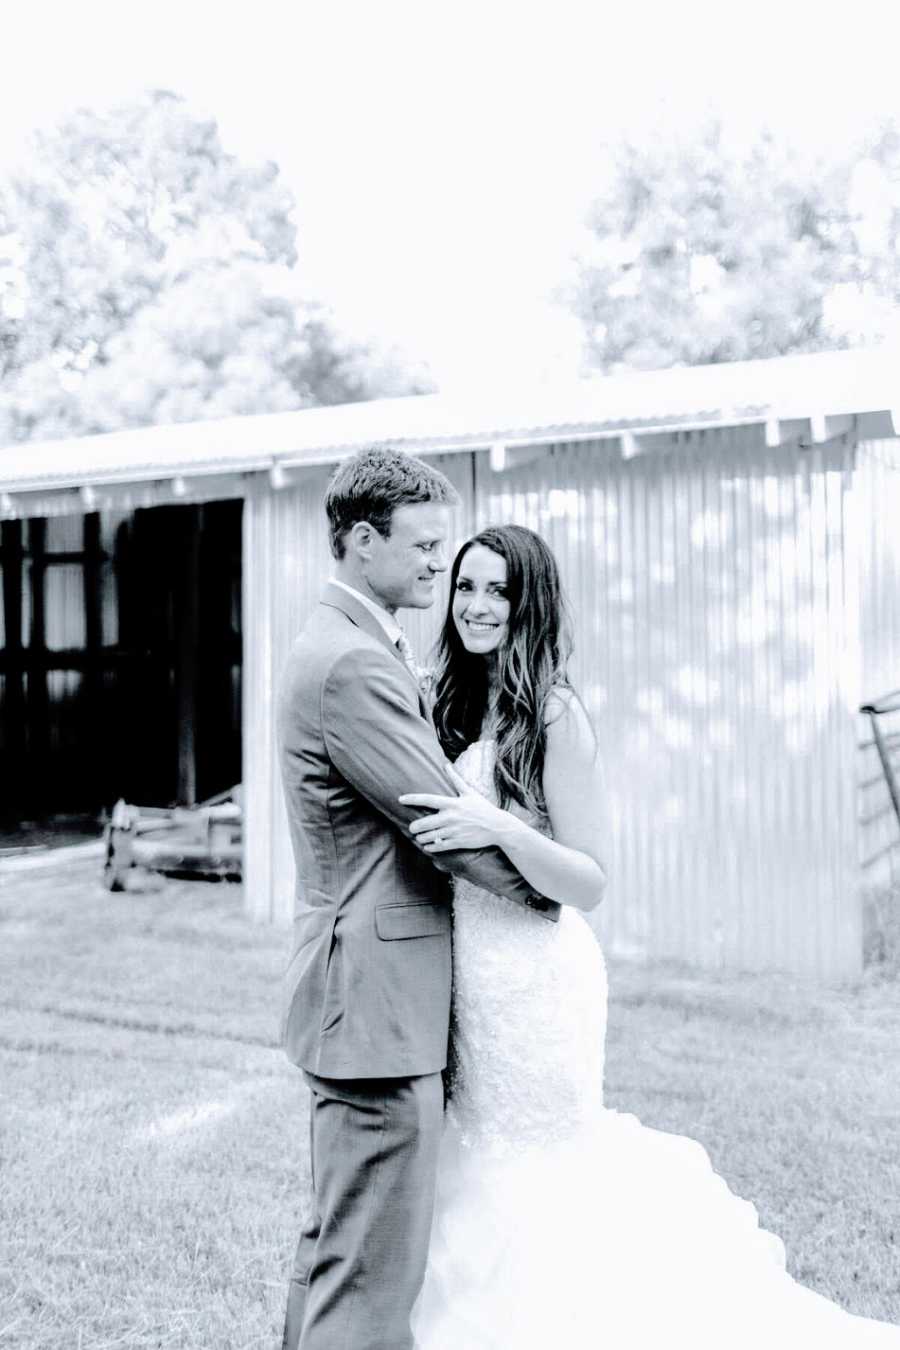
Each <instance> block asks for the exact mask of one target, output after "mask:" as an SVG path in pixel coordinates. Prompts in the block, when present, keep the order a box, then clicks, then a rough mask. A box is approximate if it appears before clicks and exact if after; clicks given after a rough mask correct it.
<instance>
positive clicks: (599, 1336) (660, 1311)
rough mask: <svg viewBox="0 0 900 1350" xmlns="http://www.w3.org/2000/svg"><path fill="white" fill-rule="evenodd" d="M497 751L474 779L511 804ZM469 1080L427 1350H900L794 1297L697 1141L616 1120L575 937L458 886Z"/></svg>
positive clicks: (434, 1268)
mask: <svg viewBox="0 0 900 1350" xmlns="http://www.w3.org/2000/svg"><path fill="white" fill-rule="evenodd" d="M493 753H494V747H493V743H492V742H490V741H478V742H476V743H475V744H474V745H472V746H469V748H468V749H467V750H466V752H465V754H464V755H463V756H462V757H461V758H460V759H459V760H458V761H457V765H456V768H457V769H458V771H459V772H460V773H461V774H462V775H463V777H465V778H466V779H467V780H468V781H469V782H470V783H472V785H473V786H474V787H476V788H477V789H478V790H479V791H481V792H483V793H485V794H486V795H489V796H493V787H492V768H493ZM453 960H454V1031H453V1045H454V1067H453V1070H452V1094H451V1098H450V1101H449V1103H448V1108H447V1120H446V1130H445V1137H444V1142H443V1147H442V1154H441V1161H440V1165H439V1169H438V1183H437V1196H436V1203H435V1214H434V1222H433V1227H432V1235H431V1244H430V1248H429V1255H428V1265H427V1270H426V1275H425V1281H424V1284H423V1287H422V1291H421V1294H420V1296H419V1299H418V1301H417V1303H416V1307H415V1309H414V1311H413V1322H412V1325H413V1332H414V1336H415V1345H416V1350H650V1348H651V1347H652V1348H653V1350H657V1348H658V1347H662V1346H673V1347H681V1346H684V1347H690V1348H691V1350H743V1347H748V1348H749V1347H751V1346H752V1347H753V1350H776V1348H778V1350H780V1348H781V1347H784V1350H787V1347H790V1348H791V1350H798V1347H805V1346H806V1345H809V1346H815V1347H816V1350H837V1348H838V1347H841V1350H843V1348H845V1347H846V1348H848V1350H849V1347H860V1350H862V1347H875V1346H878V1347H883V1350H888V1347H893V1350H900V1327H895V1326H891V1325H889V1324H887V1323H883V1322H875V1321H872V1320H869V1319H866V1318H861V1317H855V1316H852V1315H851V1314H849V1313H847V1312H845V1311H844V1310H842V1309H841V1308H839V1307H838V1306H837V1305H836V1304H834V1303H831V1302H829V1301H828V1300H827V1299H825V1298H822V1297H821V1296H820V1295H817V1294H815V1293H813V1292H812V1291H810V1290H808V1289H806V1288H805V1287H804V1286H802V1285H800V1284H798V1283H797V1282H796V1281H794V1280H793V1279H791V1277H790V1276H788V1274H787V1273H786V1271H785V1261H784V1248H783V1245H782V1243H781V1241H780V1239H779V1238H777V1237H775V1236H774V1235H773V1234H771V1233H768V1232H766V1231H765V1230H763V1229H761V1228H760V1227H759V1224H758V1221H757V1215H756V1211H755V1209H754V1207H753V1205H752V1204H750V1203H749V1202H747V1201H745V1200H741V1199H739V1198H738V1197H737V1196H735V1195H734V1194H733V1193H732V1192H731V1191H730V1190H729V1188H728V1186H727V1184H726V1183H725V1181H724V1180H723V1179H722V1178H721V1177H719V1176H717V1175H716V1173H715V1172H714V1171H713V1169H712V1166H711V1164H710V1161H709V1158H708V1156H707V1154H706V1152H705V1150H704V1149H703V1148H702V1146H701V1145H700V1144H698V1143H696V1142H695V1141H694V1140H692V1139H689V1138H685V1137H683V1136H679V1135H672V1134H666V1133H663V1132H661V1131H658V1130H655V1129H651V1128H648V1127H646V1126H644V1125H641V1123H640V1122H639V1121H638V1120H637V1119H636V1118H635V1117H634V1116H632V1115H627V1114H624V1113H620V1112H617V1111H613V1110H609V1109H607V1108H605V1107H604V1105H603V1095H602V1077H603V1052H604V1041H605V1034H606V973H605V966H604V962H603V955H602V952H601V950H600V947H599V945H598V943H597V941H596V938H595V937H594V935H593V933H592V932H591V930H590V928H589V927H588V925H587V923H586V922H585V920H584V918H583V917H582V916H581V915H580V914H579V913H578V912H577V911H575V910H574V909H572V908H568V907H565V906H564V907H563V911H562V914H561V917H560V920H559V922H558V923H555V924H554V923H548V922H547V921H546V919H544V918H542V917H541V916H540V915H539V914H536V913H534V912H532V911H530V910H527V909H525V908H523V907H521V906H519V905H516V904H514V903H512V902H511V901H508V900H506V899H504V898H502V897H498V896H493V895H491V894H489V893H487V892H485V891H482V890H479V889H478V888H476V887H474V886H472V885H470V884H469V883H467V882H464V881H457V883H456V891H455V899H454V958H453Z"/></svg>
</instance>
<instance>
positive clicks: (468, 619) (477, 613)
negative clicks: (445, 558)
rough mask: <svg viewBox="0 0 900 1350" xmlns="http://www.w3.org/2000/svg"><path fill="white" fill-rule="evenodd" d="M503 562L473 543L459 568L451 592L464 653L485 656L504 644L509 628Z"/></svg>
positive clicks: (454, 620) (491, 552)
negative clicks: (454, 587)
mask: <svg viewBox="0 0 900 1350" xmlns="http://www.w3.org/2000/svg"><path fill="white" fill-rule="evenodd" d="M509 612H510V603H509V599H508V596H507V585H506V562H505V560H504V559H503V558H501V557H500V555H499V554H498V553H494V552H493V551H492V550H491V549H489V548H485V547H484V546H483V545H481V544H475V545H473V546H472V548H470V549H469V550H468V552H467V553H466V555H465V557H464V558H463V561H462V563H461V565H460V569H459V575H458V577H457V578H456V589H455V591H454V593H453V622H454V624H455V625H456V631H457V633H459V636H460V640H461V642H462V644H463V646H464V647H465V649H466V651H469V652H473V653H478V654H479V655H487V654H488V653H489V652H494V651H496V650H497V648H498V647H500V646H501V644H502V643H503V642H504V640H505V638H506V635H507V632H508V629H509Z"/></svg>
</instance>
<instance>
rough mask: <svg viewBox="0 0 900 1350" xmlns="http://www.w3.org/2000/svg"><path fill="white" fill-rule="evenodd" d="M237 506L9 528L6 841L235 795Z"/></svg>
mask: <svg viewBox="0 0 900 1350" xmlns="http://www.w3.org/2000/svg"><path fill="white" fill-rule="evenodd" d="M241 508H242V503H241V502H240V501H223V502H209V503H204V504H202V505H183V506H161V507H152V508H148V509H145V510H138V511H134V512H129V513H106V512H105V513H103V514H98V513H93V514H88V515H85V516H83V517H64V518H60V519H50V520H42V519H33V520H27V521H8V522H5V523H4V524H3V526H2V530H0V566H2V600H3V603H2V606H0V763H2V773H0V827H2V829H3V830H4V832H6V833H9V832H10V831H15V830H16V829H17V828H19V829H21V828H22V826H23V822H29V823H30V828H31V830H32V831H34V829H35V828H36V827H42V828H47V829H50V830H52V828H53V822H54V821H62V820H63V819H64V818H67V817H69V818H77V817H82V818H85V817H86V818H89V819H90V818H93V819H96V818H97V817H98V816H99V815H100V814H101V813H102V812H104V811H106V810H108V809H109V808H110V807H111V806H112V804H113V803H114V802H115V800H116V799H117V798H118V797H120V796H121V797H125V799H126V800H127V801H131V802H136V803H139V804H150V805H171V804H176V803H178V804H182V805H192V804H193V803H194V802H196V801H199V800H203V799H204V798H206V797H208V796H212V795H213V794H214V793H216V792H219V791H222V790H224V789H226V788H228V787H231V786H232V785H233V784H235V783H237V782H239V781H240V777H241ZM26 828H27V827H26Z"/></svg>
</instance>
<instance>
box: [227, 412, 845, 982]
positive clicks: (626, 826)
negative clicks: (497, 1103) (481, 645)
mask: <svg viewBox="0 0 900 1350" xmlns="http://www.w3.org/2000/svg"><path fill="white" fill-rule="evenodd" d="M852 453H853V451H852V445H851V444H850V443H849V441H846V440H840V441H836V442H832V443H829V445H827V446H824V447H817V448H814V449H811V450H801V449H798V448H796V447H795V446H782V447H780V448H777V449H774V450H768V451H767V450H766V449H765V447H764V445H763V441H762V431H761V429H760V428H745V429H736V430H733V431H727V432H707V433H702V432H697V433H690V432H682V433H677V434H673V435H672V436H671V437H670V438H668V439H667V440H666V441H665V442H661V441H660V440H659V438H654V442H653V451H652V453H649V454H647V455H640V454H639V455H637V456H635V457H634V458H632V459H630V460H628V461H624V460H623V459H622V458H621V454H620V452H619V449H618V443H617V442H597V443H582V444H573V445H557V446H552V447H546V446H545V447H541V448H530V449H527V450H512V451H510V452H508V455H507V460H508V465H507V467H506V468H505V469H503V470H502V471H500V472H493V471H492V470H491V469H490V467H489V465H488V457H487V455H486V454H480V453H479V454H476V455H474V456H473V455H468V454H465V455H457V456H452V457H446V459H445V460H444V461H439V462H441V463H442V467H444V468H445V469H447V471H448V472H450V474H451V475H452V477H453V479H454V481H455V482H457V484H458V485H459V486H460V488H461V490H462V493H463V497H464V507H463V510H462V511H461V512H460V513H459V516H458V523H459V529H457V530H455V533H456V534H457V537H458V538H462V537H463V536H464V535H465V533H466V532H467V531H468V529H469V528H470V527H471V528H475V527H480V526H482V525H484V524H486V523H488V522H492V523H497V522H503V521H517V522H519V523H521V524H525V525H529V526H531V527H532V528H535V529H537V530H539V531H540V532H541V533H542V534H543V535H544V536H545V537H546V538H547V539H548V540H549V542H550V543H551V545H552V546H553V547H554V549H555V550H556V553H557V556H558V558H559V560H560V565H561V568H562V572H563V577H564V581H565V583H566V586H567V590H568V593H569V595H570V599H571V602H572V608H573V611H574V619H575V628H576V640H577V648H576V657H575V661H574V663H573V675H574V678H575V680H576V683H577V684H578V686H579V688H580V689H581V691H582V693H583V695H584V697H585V699H586V702H587V704H588V706H589V708H590V709H591V712H592V714H593V715H594V717H595V719H596V722H597V726H598V730H599V732H600V739H601V744H602V747H603V753H604V756H605V759H606V766H607V777H608V783H609V802H610V812H611V823H612V834H613V838H614V857H613V859H612V871H613V885H612V888H611V891H610V893H609V897H608V900H607V902H606V903H605V905H604V909H603V913H602V914H601V915H600V916H599V918H598V926H599V929H600V932H601V934H602V936H603V938H604V941H605V942H606V943H607V944H608V945H609V946H610V947H611V948H612V949H613V950H616V951H621V952H628V953H633V954H636V955H646V956H666V957H674V958H680V959H683V960H685V961H689V962H691V963H695V964H699V965H704V966H707V967H716V966H741V967H749V968H775V969H777V968H781V969H787V970H792V971H796V972H798V973H805V974H811V975H816V976H819V977H824V978H840V977H844V976H849V975H853V974H855V973H856V972H857V971H858V969H859V964H860V955H861V940H860V923H859V905H858V896H857V877H856V858H857V852H856V847H857V841H856V822H855V814H856V788H855V754H856V752H855V740H856V722H855V714H854V711H853V709H854V704H855V699H856V697H857V690H858V678H859V670H858V643H857V637H856V635H857V634H858V613H857V585H858V579H857V577H856V576H855V574H854V572H853V569H852V567H851V568H848V566H847V554H846V551H845V548H844V541H845V533H846V531H847V529H848V528H849V520H850V513H849V506H848V501H849V496H848V494H849V489H850V486H851V481H852V480H851V475H850V468H851V464H852ZM323 486H324V476H320V477H319V478H318V479H317V480H316V481H313V480H310V482H309V483H308V484H304V486H303V487H302V488H300V489H297V488H291V489H288V490H285V491H282V492H280V493H274V494H273V493H272V492H271V491H270V490H269V489H268V488H258V489H257V490H256V491H257V495H253V496H251V497H249V498H248V501H247V509H246V511H245V522H246V524H245V570H244V576H245V587H246V588H247V590H246V598H247V603H246V606H245V614H246V615H247V619H246V624H247V627H246V634H245V643H246V646H245V652H246V655H245V744H246V746H247V752H246V753H247V763H246V765H245V774H244V781H245V786H246V794H247V812H248V838H249V840H250V851H249V854H248V857H247V875H248V891H249V900H250V904H251V907H252V909H253V912H255V913H257V914H258V915H260V917H269V916H272V917H275V918H278V919H280V920H286V919H287V917H288V915H289V913H290V904H291V901H290V885H291V877H292V867H291V863H290V858H289V853H288V851H287V846H286V836H285V833H284V826H283V818H282V815H281V805H280V799H279V789H278V784H277V779H276V773H277V766H276V765H275V763H274V759H273V757H272V755H271V745H272V699H273V693H274V681H275V680H276V677H277V672H278V670H279V669H280V667H281V665H282V663H283V660H284V656H285V654H286V651H287V647H288V645H289V641H290V637H291V635H292V634H293V632H294V631H295V630H296V628H297V626H298V625H299V623H300V622H301V621H302V617H303V615H304V613H305V612H306V609H307V608H308V606H309V604H310V603H311V602H312V599H313V598H314V595H315V593H316V592H317V590H318V587H319V584H320V580H321V578H322V577H323V576H325V575H327V571H328V558H327V552H326V550H325V538H324V524H323V518H322V510H321V497H322V488H323ZM469 522H471V526H470V524H469ZM439 605H440V606H441V608H443V604H442V603H441V602H440V601H439ZM402 617H403V618H404V622H405V625H406V627H407V631H408V632H409V634H410V637H411V640H412V641H413V642H414V644H416V645H417V646H418V648H419V651H420V652H423V653H424V651H425V649H426V648H427V646H428V645H429V644H430V642H431V640H432V639H433V637H434V635H435V633H436V630H437V625H438V623H439V620H440V613H439V610H438V606H437V605H436V606H435V610H434V611H432V612H431V613H430V614H429V615H427V616H410V615H408V614H404V615H403V616H402Z"/></svg>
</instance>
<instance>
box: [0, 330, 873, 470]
mask: <svg viewBox="0 0 900 1350" xmlns="http://www.w3.org/2000/svg"><path fill="white" fill-rule="evenodd" d="M898 408H900V354H898V352H897V351H896V350H895V349H891V348H887V347H883V348H878V349H874V350H867V351H855V352H828V353H823V354H817V355H809V356H786V357H777V358H774V359H772V360H767V361H742V362H735V363H732V364H722V365H714V366H693V367H686V368H678V369H670V370H663V371H651V372H635V373H629V374H624V375H616V376H606V377H595V378H591V379H586V380H581V381H578V382H572V383H570V384H568V385H555V386H553V387H552V388H546V387H540V388H535V389H525V390H517V391H515V392H510V391H509V390H508V389H498V388H496V387H494V386H492V385H491V381H490V378H489V377H486V379H485V388H484V390H483V391H480V392H479V393H477V394H474V393H470V394H465V395H464V394H458V395H450V394H426V395H417V396H414V397H410V398H400V399H378V400H375V401H372V402H368V403H352V404H345V405H341V406H339V407H328V408H309V409H304V410H302V411H299V412H288V413H273V414H263V415H259V416H252V417H231V418H226V419H223V420H219V421H207V422H191V423H184V424H178V425H168V426H154V427H143V428H140V429H137V430H129V431H117V432H112V433H108V434H105V435H101V436H84V437H78V438H74V439H71V440H65V441H43V442H27V443H24V444H19V445H13V446H9V447H7V448H6V449H4V450H0V491H3V492H6V493H15V492H33V491H44V492H46V491H48V490H51V491H52V490H53V489H56V488H71V487H79V486H90V485H96V486H101V485H103V484H113V483H136V482H141V481H147V480H152V479H158V478H169V477H171V478H176V477H185V478H186V477H195V476H197V475H222V474H235V473H242V472H253V471H259V470H264V469H267V468H269V467H271V466H272V465H273V464H275V463H281V464H284V465H285V466H289V465H298V464H315V463H327V462H330V461H333V460H337V459H339V458H341V457H342V456H343V455H344V454H346V453H350V452H352V451H353V450H355V449H358V448H359V447H361V446H363V445H367V444H373V443H377V444H391V445H395V446H398V447H400V448H403V449H407V450H411V451H415V450H419V451H421V452H427V451H428V450H451V449H457V448H458V449H465V448H468V447H472V446H482V445H483V446H487V445H490V444H492V443H496V442H500V443H504V444H507V445H509V444H516V443H529V442H535V441H552V440H557V441H565V440H567V439H572V438H573V437H578V438H583V437H585V436H597V437H602V436H614V435H616V434H617V432H621V431H631V432H632V433H645V434H652V432H654V431H663V430H666V431H668V430H673V429H678V428H683V427H714V426H735V425H740V424H743V423H748V422H764V421H771V420H774V419H780V420H783V421H788V420H792V419H797V418H809V417H813V416H819V417H822V416H840V415H845V414H855V413H864V412H889V411H891V410H892V409H898Z"/></svg>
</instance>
